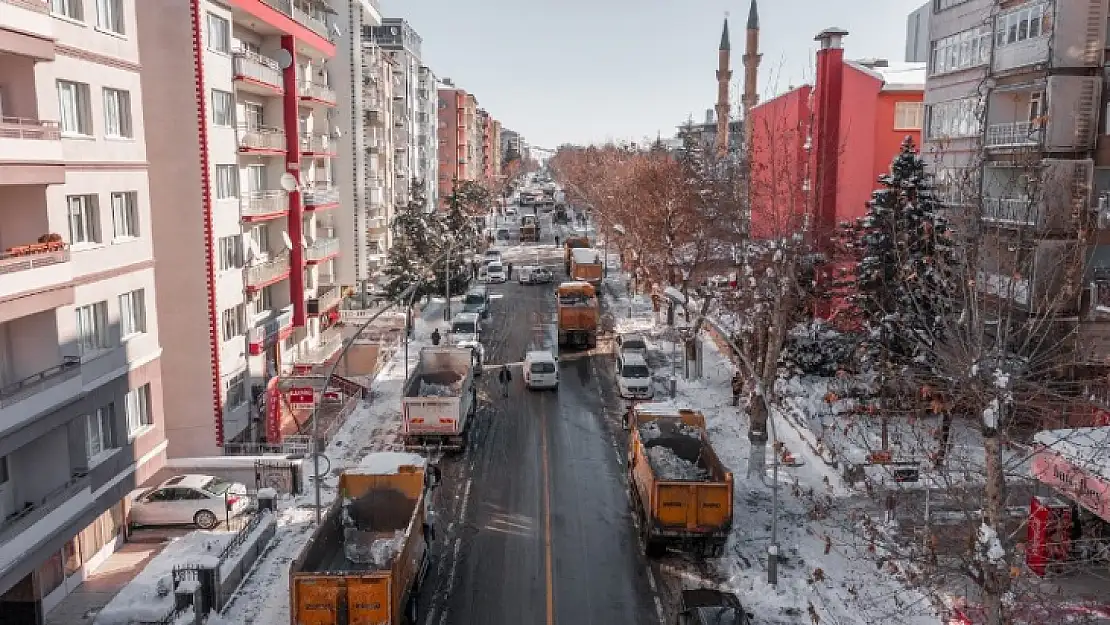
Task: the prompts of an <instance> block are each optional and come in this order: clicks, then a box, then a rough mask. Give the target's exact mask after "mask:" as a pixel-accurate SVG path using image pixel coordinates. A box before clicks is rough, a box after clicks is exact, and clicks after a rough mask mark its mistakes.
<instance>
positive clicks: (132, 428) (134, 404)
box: [124, 383, 154, 437]
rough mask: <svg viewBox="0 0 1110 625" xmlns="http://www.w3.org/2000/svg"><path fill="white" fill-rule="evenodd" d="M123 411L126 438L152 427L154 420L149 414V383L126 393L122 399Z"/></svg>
mask: <svg viewBox="0 0 1110 625" xmlns="http://www.w3.org/2000/svg"><path fill="white" fill-rule="evenodd" d="M124 410H125V411H126V412H127V436H128V437H134V436H135V435H136V434H137V433H139V432H140V431H142V430H143V429H145V428H148V427H151V426H152V425H154V418H153V415H151V413H150V384H149V383H147V384H144V385H142V386H140V387H139V388H135V389H131V390H130V391H128V392H127V396H126V397H125V398H124Z"/></svg>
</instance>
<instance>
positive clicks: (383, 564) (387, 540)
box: [343, 528, 405, 569]
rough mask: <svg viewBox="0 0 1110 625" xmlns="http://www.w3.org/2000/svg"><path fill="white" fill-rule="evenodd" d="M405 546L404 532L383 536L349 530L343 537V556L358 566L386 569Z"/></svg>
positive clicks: (399, 531) (376, 533)
mask: <svg viewBox="0 0 1110 625" xmlns="http://www.w3.org/2000/svg"><path fill="white" fill-rule="evenodd" d="M404 544H405V531H404V530H397V531H395V532H393V534H392V535H391V536H382V535H381V533H380V532H363V531H359V530H356V529H354V528H348V529H347V530H346V531H345V532H344V537H343V555H344V556H345V557H346V558H347V559H348V560H350V561H351V562H354V563H356V564H365V565H369V566H372V567H374V568H376V569H384V568H388V567H389V565H391V564H392V563H393V559H394V558H395V557H397V554H398V553H400V552H401V547H403V546H404Z"/></svg>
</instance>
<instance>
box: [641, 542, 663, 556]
mask: <svg viewBox="0 0 1110 625" xmlns="http://www.w3.org/2000/svg"><path fill="white" fill-rule="evenodd" d="M666 553H667V543H665V542H663V541H661V540H651V539H648V540H645V541H644V555H645V556H647V557H649V558H652V559H655V558H662V557H663V556H664V555H666Z"/></svg>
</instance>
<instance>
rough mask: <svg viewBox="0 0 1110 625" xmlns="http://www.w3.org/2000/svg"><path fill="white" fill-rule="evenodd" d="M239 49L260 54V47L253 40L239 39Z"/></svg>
mask: <svg viewBox="0 0 1110 625" xmlns="http://www.w3.org/2000/svg"><path fill="white" fill-rule="evenodd" d="M239 49H240V50H242V51H243V52H247V53H253V54H262V47H261V46H259V45H258V44H257V43H255V42H253V41H243V40H240V41H239Z"/></svg>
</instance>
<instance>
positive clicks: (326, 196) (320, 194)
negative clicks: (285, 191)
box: [304, 187, 339, 208]
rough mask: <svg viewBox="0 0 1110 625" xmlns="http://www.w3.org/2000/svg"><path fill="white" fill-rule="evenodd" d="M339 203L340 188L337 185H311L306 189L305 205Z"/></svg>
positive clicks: (310, 206) (315, 205)
mask: <svg viewBox="0 0 1110 625" xmlns="http://www.w3.org/2000/svg"><path fill="white" fill-rule="evenodd" d="M338 203H339V189H336V188H335V187H309V188H307V189H305V191H304V205H305V206H306V207H308V208H313V207H317V206H327V205H329V204H338Z"/></svg>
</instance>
